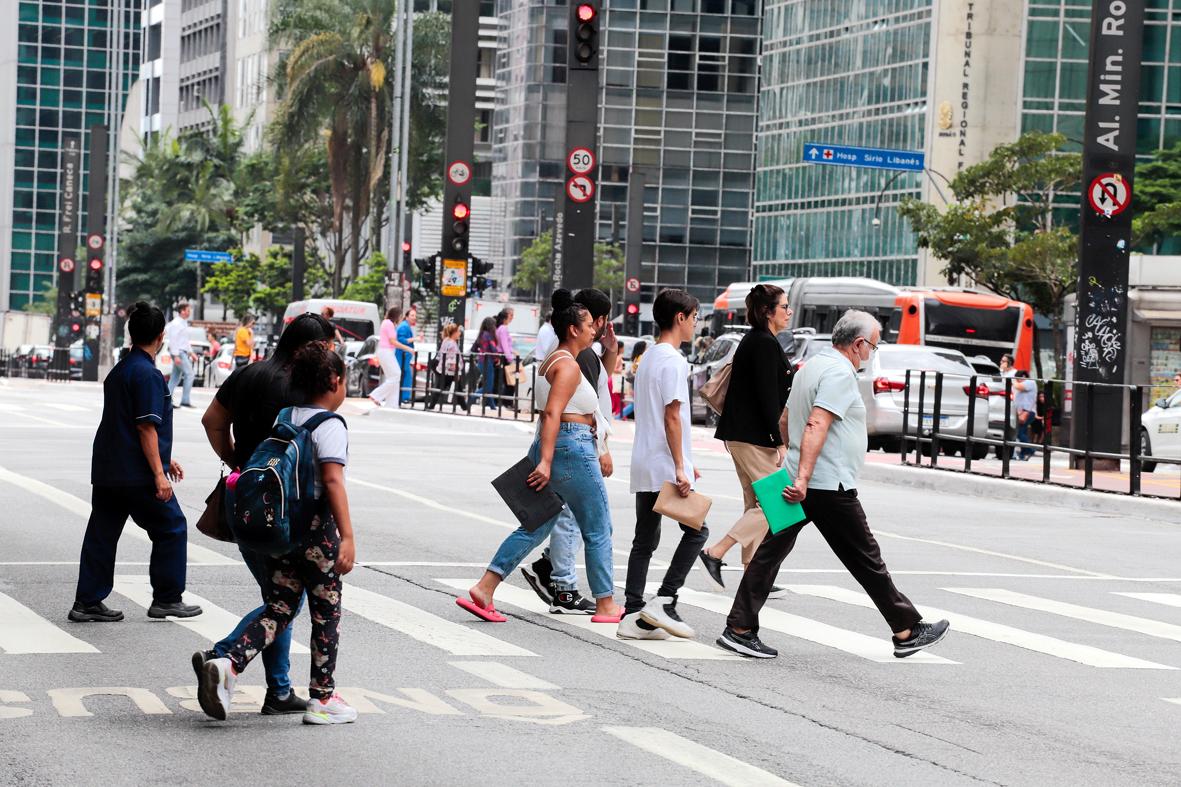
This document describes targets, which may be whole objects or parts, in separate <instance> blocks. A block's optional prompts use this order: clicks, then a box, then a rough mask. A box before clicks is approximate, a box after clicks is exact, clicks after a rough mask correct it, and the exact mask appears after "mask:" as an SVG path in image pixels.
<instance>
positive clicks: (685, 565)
mask: <svg viewBox="0 0 1181 787" xmlns="http://www.w3.org/2000/svg"><path fill="white" fill-rule="evenodd" d="M658 496H659V493H657V492H637V493H636V537H635V538H634V539H632V551H631V555H629V556H628V559H627V584H626V590H625V595H626V599H627V600H626V608H625V612H624V614H625V615H630V614H632V613H633V612H639V611H640V610H641V609H643V608H644V586H645V585H646V584H647V582H648V564H649V563H650V562H651V561H652V553H654V552H655V551H656V547H657V546H659V545H660V520H661V518H662V517H661V516H660V514H658V513H656V512H655V511H653V510H652V507H653V506H654V505H656V498H657V497H658ZM708 539H709V528H708V527H705V526H704V525H703V526H702V528H701V529H700V530H694V529H693V528H691V527H689V526H688V525H681V543H679V544H677V549H676V551H675V552H673V559H672V562H671V563H669V565H668V571H666V572H665V574H664V582H663V584H661V586H660V590H658V591H656V595H658V596H676V595H677V591H678V590H680V589H681V587H682V586H683V585H684V584H685V577H687V576H689V569H691V568H693V564H694V563H695V562H696V561H697V555H698V553H700V552H701V548H702V547H704V546H705V542H706V541H707V540H708Z"/></svg>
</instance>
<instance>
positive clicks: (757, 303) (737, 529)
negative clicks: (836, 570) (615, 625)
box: [701, 284, 791, 590]
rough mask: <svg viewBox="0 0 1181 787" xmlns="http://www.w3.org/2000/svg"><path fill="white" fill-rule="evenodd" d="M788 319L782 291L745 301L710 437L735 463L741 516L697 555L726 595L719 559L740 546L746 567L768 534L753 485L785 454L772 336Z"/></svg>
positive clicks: (782, 362)
mask: <svg viewBox="0 0 1181 787" xmlns="http://www.w3.org/2000/svg"><path fill="white" fill-rule="evenodd" d="M790 320H791V309H790V308H789V307H788V305H787V295H786V294H785V293H784V292H783V289H782V288H780V287H776V286H775V285H773V284H757V285H755V286H754V287H753V288H752V289H751V291H750V294H749V295H747V296H746V321H747V322H748V323H750V326H751V330H750V333H748V334H747V335H746V338H744V339H743V340H742V342H741V343H740V344H739V345H738V349H737V350H735V351H734V361H733V366H732V367H731V369H730V387H729V389H728V390H727V392H726V403H725V404H724V405H723V406H722V414H721V415H720V416H719V417H718V429H717V431H716V432H715V433H714V437H716V438H717V439H719V440H725V441H726V450H727V451H729V452H730V457H731V458H732V459H733V460H734V468H735V470H737V471H738V480H739V482H740V483H741V484H742V499H743V502H744V508H745V511H744V513H743V514H742V516H741V517H739V519H738V521H737V522H735V523H734V526H733V527H731V528H730V532H729V533H727V534H726V535H724V536H722V538H721V539H719V540H718V542H717V543H716V544H714V545H713V546H711V547H708V548H706V549H703V550H702V551H701V562H702V563H703V564H704V565H705V571H706V574H707V575H708V576H709V579H710V581H711V583H712V584H713V585H714V586H715V587H716V588H717V589H718V590H725V585H724V583H723V582H722V566H724V565H725V563H723V562H722V558H723V557H725V555H726V553H727V552H728V551H730V548H731V547H733V546H734V545H735V544H741V545H742V565H744V566H745V565H746V564H748V563H749V562H750V559H751V558H752V557H754V554H755V550H756V549H758V548H759V544H761V543H762V542H763V537H764V536H765V535H766V534H767V518H766V517H765V516H763V511H762V509H760V508H759V505H758V501H757V500H756V499H755V494H754V490H753V489H751V484H752V483H753V482H754V481H757V480H758V479H760V478H763V477H764V476H768V475H770V474H771V473H773V472H775V470H776V469H777V468H778V467H779V466H780V465H782V464H783V456H784V454H785V453H786V452H787V446H786V445H785V444H784V443H785V439H784V435H783V433H782V431H781V430H782V427H781V424H780V415H781V414H782V413H783V408H784V405H786V404H787V391H788V387H789V375H790V372H789V369H788V365H787V359H786V358H784V355H783V348H782V347H780V346H779V341H778V340H777V339H776V338H775V336H776V334H778V333H779V332H780V331H783V330H785V329H786V328H787V325H788V322H789V321H790Z"/></svg>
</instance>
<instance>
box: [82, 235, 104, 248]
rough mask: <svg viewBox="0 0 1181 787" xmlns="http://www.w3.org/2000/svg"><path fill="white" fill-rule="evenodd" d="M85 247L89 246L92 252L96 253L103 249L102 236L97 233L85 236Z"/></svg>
mask: <svg viewBox="0 0 1181 787" xmlns="http://www.w3.org/2000/svg"><path fill="white" fill-rule="evenodd" d="M86 245H87V246H89V247H90V249H91V250H92V251H98V250H99V249H101V248H102V247H103V236H102V235H100V234H99V233H97V232H92V233H90V234H89V235H87V236H86Z"/></svg>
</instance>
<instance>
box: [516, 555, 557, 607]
mask: <svg viewBox="0 0 1181 787" xmlns="http://www.w3.org/2000/svg"><path fill="white" fill-rule="evenodd" d="M540 562H541V561H540V560H539V561H537V563H540ZM537 563H534V564H533V565H532V566H521V576H523V577H525V581H526V582H528V583H529V587H531V588H533V592H534V593H536V594H537V597H538V598H539V599H541V600H542V601H544V602H545V603H546V604H552V603H554V594H553V593H552V592H550V582H549V572H546V573H545V574H544V575H543V574H542V573H541V572H540V571H538V570H537ZM548 563H549V561H546V564H547V565H548ZM543 577H544V578H543Z"/></svg>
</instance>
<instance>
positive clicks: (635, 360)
mask: <svg viewBox="0 0 1181 787" xmlns="http://www.w3.org/2000/svg"><path fill="white" fill-rule="evenodd" d="M647 350H648V342H646V341H644V340H643V339H641V340H640V341H638V342H636V344H635V346H634V347H632V360H631V364H630V365H629V367H628V372H627V374H626V375H625V376H624V379H625V380H626V381H627V383H628V384H629V385H631V386H632V401H630V402H628V403H627V404H625V405H623V407H622V408H621V409H620V412H619V417H620V418H622V419H624V420H627V419H628V418H631V417H632V416H633V415H634V414H635V409H636V408H635V396H636V394H635V384H636V375H637V374H638V373H639V371H640V361H641V360H642V359H643V357H644V353H645V352H647ZM622 356H623V353H622V352H620V357H622ZM621 387H623V388H624V390H626V386H621ZM624 398H625V399H626V397H624Z"/></svg>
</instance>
